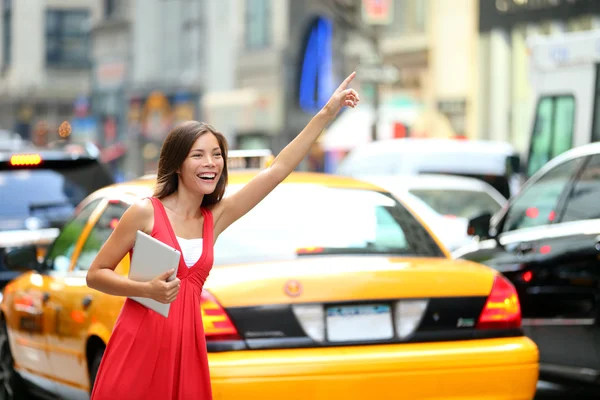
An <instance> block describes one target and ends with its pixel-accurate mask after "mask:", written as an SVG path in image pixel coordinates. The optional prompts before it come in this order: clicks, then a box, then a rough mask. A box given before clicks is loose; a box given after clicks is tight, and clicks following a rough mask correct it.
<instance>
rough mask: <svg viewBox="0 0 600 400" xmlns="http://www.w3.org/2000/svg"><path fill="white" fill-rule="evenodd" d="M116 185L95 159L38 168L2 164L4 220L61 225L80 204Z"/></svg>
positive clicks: (0, 203)
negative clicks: (111, 185) (34, 221)
mask: <svg viewBox="0 0 600 400" xmlns="http://www.w3.org/2000/svg"><path fill="white" fill-rule="evenodd" d="M113 182H114V180H113V178H112V176H111V175H110V173H109V171H108V170H107V169H106V168H105V166H104V165H103V164H101V163H100V162H99V161H97V160H95V159H76V160H45V161H44V162H43V163H42V164H40V165H38V166H27V165H24V166H15V165H12V164H11V163H10V162H9V161H5V162H0V217H2V218H27V217H38V218H40V219H42V220H44V221H47V222H49V224H50V225H52V226H61V225H62V224H63V223H64V221H65V220H66V219H68V218H69V217H70V216H71V214H72V212H73V210H74V209H75V207H76V206H77V204H78V203H79V202H81V201H82V200H83V199H84V198H85V197H87V196H88V195H89V194H91V193H92V192H94V191H95V190H97V189H100V188H102V187H104V186H106V185H109V184H112V183H113Z"/></svg>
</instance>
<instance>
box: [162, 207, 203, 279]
mask: <svg viewBox="0 0 600 400" xmlns="http://www.w3.org/2000/svg"><path fill="white" fill-rule="evenodd" d="M157 200H158V203H159V204H160V210H161V213H162V216H163V218H164V220H165V225H167V230H168V231H169V236H171V241H173V243H174V245H175V248H176V249H177V250H178V251H179V253H180V254H181V255H182V257H181V259H180V261H179V262H180V263H181V262H183V263H184V264H185V262H184V261H183V251H182V250H181V246H180V245H179V240H177V235H175V231H174V230H173V225H171V220H170V219H169V216H168V215H167V210H166V209H165V205H164V204H163V203H162V201H160V199H157ZM200 211H201V212H202V238H201V239H202V254H200V258H198V261H196V263H195V264H194V265H192V266H191V267H188V269H192V268H194V267H196V266H197V265H199V264H201V263H202V262H203V261H204V258H206V237H207V236H208V235H207V234H206V210H204V208H202V207H200ZM198 239H200V238H198ZM186 267H187V265H186Z"/></svg>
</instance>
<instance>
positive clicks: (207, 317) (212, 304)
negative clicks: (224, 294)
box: [200, 290, 241, 341]
mask: <svg viewBox="0 0 600 400" xmlns="http://www.w3.org/2000/svg"><path fill="white" fill-rule="evenodd" d="M200 308H201V309H202V322H203V324H204V335H205V336H206V340H207V341H215V340H240V339H241V337H240V335H239V334H238V331H237V329H236V328H235V326H234V325H233V323H232V322H231V319H229V316H228V315H227V313H226V312H225V309H224V308H223V307H222V306H221V305H220V304H219V302H218V301H217V299H215V298H214V296H213V295H212V294H210V293H209V292H208V291H206V290H203V291H202V294H201V295H200Z"/></svg>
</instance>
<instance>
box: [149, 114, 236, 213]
mask: <svg viewBox="0 0 600 400" xmlns="http://www.w3.org/2000/svg"><path fill="white" fill-rule="evenodd" d="M227 147H228V146H227V139H226V138H225V136H223V134H222V133H220V132H219V131H217V130H215V128H213V127H212V126H210V125H208V124H206V123H203V122H198V121H187V122H182V123H181V124H179V125H177V126H176V127H175V128H174V129H173V130H172V131H171V132H169V134H168V135H167V138H166V139H165V142H164V143H163V146H162V148H161V151H160V158H159V160H158V170H157V172H156V187H155V188H154V194H153V196H154V197H156V198H158V199H164V198H165V197H167V196H169V195H171V194H173V193H175V192H176V191H177V190H178V188H179V187H180V185H184V187H185V189H186V190H189V191H191V192H192V193H196V194H198V195H200V196H204V197H203V199H202V206H203V207H208V206H210V205H213V204H216V203H218V202H219V201H221V199H222V198H223V195H224V194H225V188H226V187H227Z"/></svg>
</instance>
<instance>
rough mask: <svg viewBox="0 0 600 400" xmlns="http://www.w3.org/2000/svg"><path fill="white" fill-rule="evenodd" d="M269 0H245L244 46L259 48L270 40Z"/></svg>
mask: <svg viewBox="0 0 600 400" xmlns="http://www.w3.org/2000/svg"><path fill="white" fill-rule="evenodd" d="M270 14H271V13H270V0H246V47H247V48H249V49H260V48H264V47H267V46H268V45H269V42H270V40H269V39H270V33H271V29H270V25H271V15H270Z"/></svg>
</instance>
